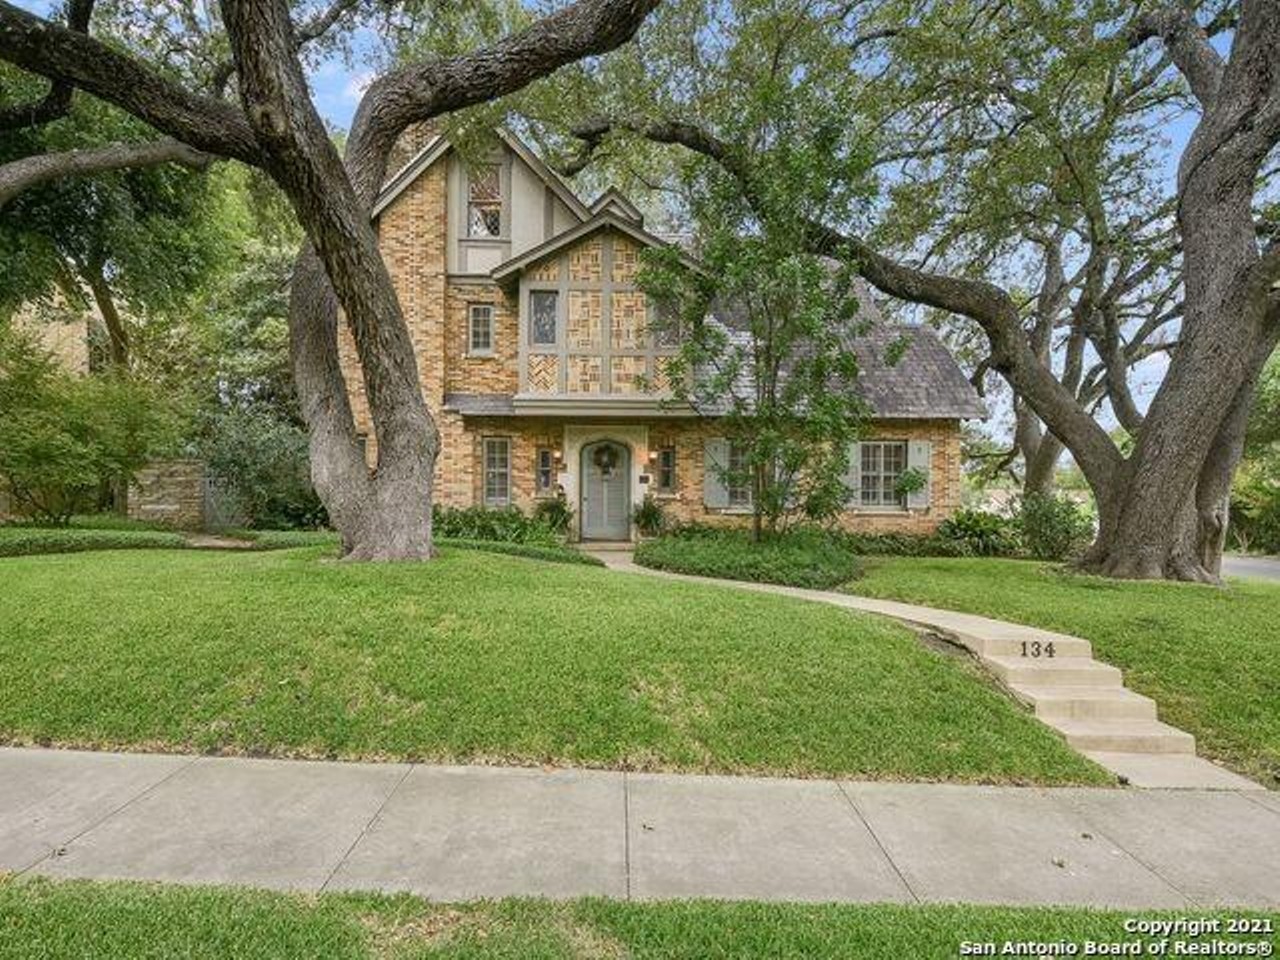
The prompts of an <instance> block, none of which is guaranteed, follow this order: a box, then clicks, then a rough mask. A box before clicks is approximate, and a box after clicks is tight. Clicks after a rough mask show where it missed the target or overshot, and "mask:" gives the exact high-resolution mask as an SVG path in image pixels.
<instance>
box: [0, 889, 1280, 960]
mask: <svg viewBox="0 0 1280 960" xmlns="http://www.w3.org/2000/svg"><path fill="white" fill-rule="evenodd" d="M1134 915H1138V916H1142V917H1165V918H1169V919H1174V918H1176V917H1177V916H1178V915H1177V914H1173V913H1147V912H1144V913H1139V914H1135V912H1133V911H1129V912H1126V913H1120V912H1104V911H1094V910H1079V909H1062V908H1057V909H1030V908H1016V909H1015V908H1005V907H971V906H887V905H871V906H836V905H815V906H809V905H795V904H761V903H712V902H706V901H683V902H673V903H648V904H642V903H628V902H618V901H606V900H576V901H569V902H564V903H556V902H550V901H545V900H500V901H481V902H476V903H469V904H464V905H444V904H428V903H426V902H424V901H422V900H420V899H418V898H416V897H411V896H404V895H401V896H394V897H391V896H377V895H364V894H360V895H353V894H344V895H339V894H325V895H320V896H309V895H299V894H278V893H266V892H260V891H249V890H237V889H232V888H208V889H193V888H182V887H165V886H156V885H144V884H124V883H110V884H107V883H101V884H95V883H85V882H70V883H50V882H48V881H43V880H35V881H21V882H18V881H12V882H8V883H5V882H3V880H0V960H9V958H13V960H19V958H21V960H29V958H32V957H40V958H44V960H62V958H67V960H70V958H76V960H79V958H83V957H110V958H112V960H143V958H146V960H161V958H170V957H183V958H187V960H203V958H208V960H224V958H228V957H234V958H236V960H285V958H289V960H294V958H299V960H300V958H307V960H310V958H314V957H324V958H326V960H347V958H351V960H355V958H396V960H409V958H414V957H446V958H477V957H483V958H507V960H524V958H527V960H534V958H537V960H556V958H564V960H590V958H600V960H616V958H620V957H631V958H635V960H646V958H653V960H658V958H662V960H674V958H698V960H716V958H731V957H732V958H748V957H749V958H755V957H769V958H795V960H800V958H819V960H820V958H832V960H835V958H840V960H845V958H855V960H856V958H882V960H903V958H911V960H928V958H952V957H956V956H958V955H960V952H959V951H960V944H961V943H962V942H994V943H996V944H997V946H999V945H1001V944H1003V942H1005V941H1007V940H1037V941H1042V942H1046V941H1047V942H1052V941H1057V940H1060V939H1065V940H1069V941H1073V942H1075V943H1077V944H1080V943H1081V942H1082V941H1084V940H1085V939H1093V940H1096V941H1110V942H1118V941H1132V940H1133V939H1134V936H1133V935H1132V934H1126V933H1125V932H1124V927H1123V923H1124V920H1125V919H1127V918H1128V917H1131V916H1134ZM1201 915H1204V916H1223V917H1225V916H1228V915H1225V914H1217V913H1210V912H1209V911H1205V912H1203V914H1197V917H1199V916H1201ZM1241 915H1244V916H1250V917H1258V918H1270V919H1271V920H1272V922H1273V923H1280V914H1276V913H1270V914H1267V913H1258V912H1255V911H1235V912H1234V913H1232V914H1230V916H1233V917H1234V916H1241ZM1221 939H1223V940H1235V939H1236V938H1234V937H1230V936H1225V935H1224V936H1222V937H1221ZM1244 941H1245V942H1252V943H1255V944H1256V943H1259V942H1263V938H1261V937H1257V936H1254V937H1250V938H1244Z"/></svg>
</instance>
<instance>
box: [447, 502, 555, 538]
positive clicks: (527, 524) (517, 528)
mask: <svg viewBox="0 0 1280 960" xmlns="http://www.w3.org/2000/svg"><path fill="white" fill-rule="evenodd" d="M432 517H433V523H434V529H435V535H436V536H437V537H442V538H446V539H449V540H487V541H490V542H502V543H546V544H555V543H558V542H559V541H560V538H559V537H558V536H557V535H556V532H555V531H554V530H553V529H552V528H551V527H550V526H548V525H547V524H546V523H545V522H543V521H542V520H538V519H535V518H533V517H527V516H525V515H524V514H523V513H521V512H520V511H519V510H517V509H516V508H515V507H508V508H507V509H505V510H490V509H487V508H485V507H442V506H440V505H439V504H436V505H435V506H433V507H432Z"/></svg>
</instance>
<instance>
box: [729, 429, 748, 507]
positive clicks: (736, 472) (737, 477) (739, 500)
mask: <svg viewBox="0 0 1280 960" xmlns="http://www.w3.org/2000/svg"><path fill="white" fill-rule="evenodd" d="M727 479H728V484H729V506H730V507H737V508H740V509H746V508H748V507H750V506H751V458H750V451H749V450H748V449H747V448H746V446H745V445H743V444H741V443H731V444H729V476H728V478H727Z"/></svg>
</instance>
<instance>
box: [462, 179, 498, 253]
mask: <svg viewBox="0 0 1280 960" xmlns="http://www.w3.org/2000/svg"><path fill="white" fill-rule="evenodd" d="M467 235H468V236H471V237H499V236H502V176H501V172H500V171H499V169H498V167H497V165H496V164H487V165H485V166H483V167H478V168H476V169H475V170H472V171H471V174H470V176H469V177H468V178H467Z"/></svg>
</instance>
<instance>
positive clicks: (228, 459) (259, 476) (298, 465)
mask: <svg viewBox="0 0 1280 960" xmlns="http://www.w3.org/2000/svg"><path fill="white" fill-rule="evenodd" d="M197 449H198V451H199V454H200V456H201V457H202V458H203V459H204V461H205V464H206V466H207V467H208V469H209V471H210V472H211V473H212V474H213V475H214V476H216V477H218V478H219V479H220V480H221V481H222V482H223V483H224V484H225V485H226V489H227V491H228V493H229V494H230V496H231V497H232V499H233V500H234V502H235V504H236V506H237V507H238V508H239V512H241V513H242V514H243V516H244V517H245V522H246V523H247V524H248V525H249V526H250V527H251V528H252V527H260V528H263V529H289V528H295V527H297V528H304V529H305V528H314V527H322V526H324V525H325V523H326V522H327V521H328V514H327V513H326V512H325V509H324V506H323V505H322V504H321V503H320V498H319V497H318V496H316V493H315V490H314V488H313V487H312V486H311V478H310V473H309V471H310V467H309V463H310V461H309V459H308V450H307V434H306V431H304V430H303V429H302V428H301V427H300V426H299V425H298V424H297V423H296V422H294V421H292V420H287V419H284V418H282V417H281V416H280V414H279V412H278V411H277V410H276V409H275V408H273V407H271V406H268V405H266V404H255V405H251V406H234V407H228V408H226V409H223V410H220V411H216V412H214V413H213V414H212V415H211V416H210V417H209V419H208V422H207V424H206V426H205V428H204V430H203V431H202V436H201V439H200V444H199V447H198V448H197Z"/></svg>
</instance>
